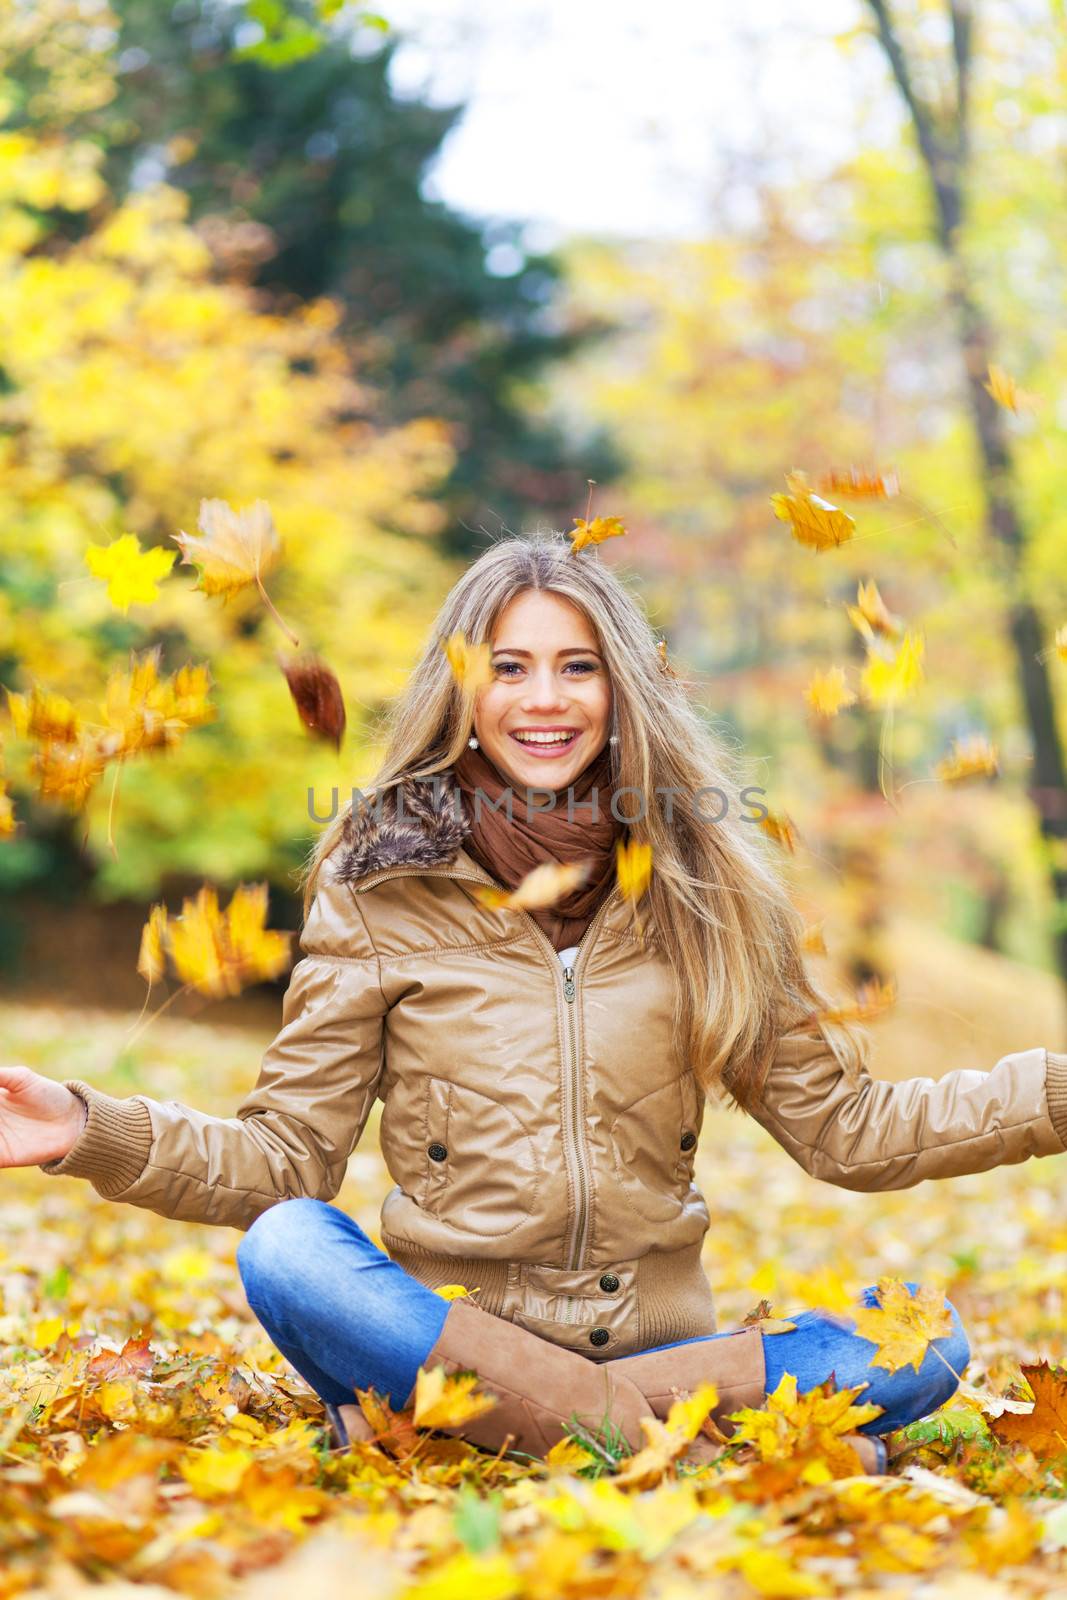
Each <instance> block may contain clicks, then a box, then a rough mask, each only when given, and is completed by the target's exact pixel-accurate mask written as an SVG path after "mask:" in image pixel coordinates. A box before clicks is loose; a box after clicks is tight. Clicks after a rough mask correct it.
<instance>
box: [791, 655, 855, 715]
mask: <svg viewBox="0 0 1067 1600" xmlns="http://www.w3.org/2000/svg"><path fill="white" fill-rule="evenodd" d="M804 698H805V700H806V701H807V702H808V704H809V706H810V707H811V709H812V710H813V711H814V712H815V714H816V716H819V717H836V716H837V713H838V712H839V711H840V710H842V708H843V707H845V706H850V705H853V704H854V703H855V701H856V700H857V699H858V696H857V695H856V693H855V691H854V690H852V689H850V688H849V686H848V680H847V679H846V677H845V669H844V667H830V668H829V669H828V670H827V671H826V672H816V673H814V674H813V675H812V679H811V682H810V683H809V684H808V686H807V688H806V689H805V690H804Z"/></svg>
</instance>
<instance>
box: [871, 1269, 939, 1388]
mask: <svg viewBox="0 0 1067 1600" xmlns="http://www.w3.org/2000/svg"><path fill="white" fill-rule="evenodd" d="M877 1290H878V1304H877V1305H874V1306H859V1307H858V1308H857V1309H856V1311H855V1313H854V1317H855V1323H856V1333H857V1334H858V1335H859V1337H860V1338H861V1339H869V1340H870V1341H871V1343H872V1344H876V1345H877V1346H878V1349H877V1352H876V1353H875V1354H874V1355H873V1356H872V1357H871V1360H870V1365H871V1366H872V1367H885V1368H886V1370H887V1371H888V1372H897V1371H898V1370H899V1369H900V1368H901V1367H907V1366H913V1367H914V1368H915V1370H916V1372H918V1370H919V1368H920V1367H921V1366H922V1364H923V1361H924V1360H925V1358H926V1352H927V1349H928V1348H929V1345H930V1341H931V1340H933V1339H943V1338H945V1337H947V1335H949V1334H950V1333H951V1332H952V1312H951V1311H950V1309H949V1307H948V1306H947V1305H946V1304H945V1297H944V1295H943V1294H942V1293H941V1291H940V1290H938V1289H930V1288H926V1287H920V1288H918V1289H917V1290H916V1291H915V1293H914V1294H912V1292H911V1290H910V1289H909V1288H908V1286H907V1284H906V1283H904V1282H903V1280H902V1279H900V1278H892V1277H885V1278H879V1280H878V1285H877ZM957 1376H958V1374H957Z"/></svg>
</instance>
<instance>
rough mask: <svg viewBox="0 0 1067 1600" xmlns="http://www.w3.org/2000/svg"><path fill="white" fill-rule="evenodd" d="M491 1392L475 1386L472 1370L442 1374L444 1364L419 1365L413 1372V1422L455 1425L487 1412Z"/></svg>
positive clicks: (430, 1425) (493, 1401)
mask: <svg viewBox="0 0 1067 1600" xmlns="http://www.w3.org/2000/svg"><path fill="white" fill-rule="evenodd" d="M495 1405H496V1399H495V1397H494V1396H493V1395H489V1394H483V1393H482V1391H481V1390H480V1389H479V1388H478V1374H477V1373H476V1372H456V1373H451V1374H450V1373H446V1372H445V1369H444V1367H443V1366H442V1367H431V1368H430V1370H429V1371H427V1370H426V1368H425V1367H420V1368H419V1370H418V1372H417V1373H416V1374H415V1410H414V1422H415V1426H416V1427H417V1428H458V1427H462V1425H463V1424H464V1423H465V1422H472V1421H473V1420H474V1418H475V1417H480V1416H482V1415H483V1414H484V1413H485V1412H486V1411H491V1410H492V1409H493V1407H494V1406H495Z"/></svg>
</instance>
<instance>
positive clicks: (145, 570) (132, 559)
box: [85, 533, 178, 612]
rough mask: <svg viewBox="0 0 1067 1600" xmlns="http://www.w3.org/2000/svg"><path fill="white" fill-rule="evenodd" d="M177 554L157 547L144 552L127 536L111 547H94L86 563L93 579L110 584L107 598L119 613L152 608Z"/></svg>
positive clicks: (130, 535) (87, 552) (89, 550)
mask: <svg viewBox="0 0 1067 1600" xmlns="http://www.w3.org/2000/svg"><path fill="white" fill-rule="evenodd" d="M177 559H178V556H177V552H176V551H174V550H161V549H160V548H159V547H158V546H156V547H154V548H151V549H148V550H142V549H141V543H140V540H139V539H138V538H137V535H136V534H135V533H124V534H122V535H121V536H120V537H119V538H118V539H113V540H112V541H111V543H110V544H105V545H102V544H91V545H90V546H89V548H88V549H87V550H86V552H85V564H86V566H87V567H88V568H89V571H90V572H91V573H92V574H93V576H94V578H103V579H104V580H105V581H106V583H107V597H108V599H109V600H110V601H111V604H112V605H113V606H115V608H116V609H117V610H119V611H122V612H126V611H128V610H129V609H130V606H131V605H150V604H151V603H152V601H153V600H158V599H159V580H160V578H165V577H166V576H167V573H168V572H169V571H170V569H171V567H172V566H173V565H174V563H175V561H177Z"/></svg>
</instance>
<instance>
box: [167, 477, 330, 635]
mask: <svg viewBox="0 0 1067 1600" xmlns="http://www.w3.org/2000/svg"><path fill="white" fill-rule="evenodd" d="M197 523H198V526H199V528H200V533H201V537H200V538H197V537H196V535H195V534H190V533H186V532H185V531H184V530H183V531H182V532H180V533H175V534H172V535H171V537H172V538H173V540H174V542H175V544H177V545H178V546H179V548H180V550H181V552H182V561H183V562H188V563H189V564H190V565H191V566H195V567H196V568H197V581H196V584H195V585H194V587H195V588H197V589H200V590H202V591H203V593H204V594H207V595H215V594H221V595H222V596H223V597H224V599H228V598H229V597H230V595H231V594H236V592H237V591H238V590H239V589H244V588H246V587H247V585H248V584H250V583H254V584H255V586H256V588H257V589H258V590H259V593H260V595H261V597H262V599H263V601H264V604H265V605H266V607H267V610H268V611H269V612H270V614H271V616H272V617H273V618H274V620H275V622H276V623H277V624H278V626H279V627H280V628H281V630H282V632H283V633H284V634H285V635H286V637H287V638H288V639H289V641H290V643H291V644H292V645H293V646H294V647H295V646H298V645H299V643H300V640H299V639H298V638H297V637H296V635H295V634H294V633H293V632H292V630H291V628H289V627H288V625H287V624H286V623H285V622H284V621H283V620H282V618H281V617H280V616H279V614H278V612H277V611H276V609H275V607H274V602H273V601H272V600H271V598H270V595H269V594H268V593H267V591H266V589H265V588H264V587H263V578H264V575H265V574H266V573H268V572H270V571H271V569H272V568H273V567H275V566H276V565H277V563H278V560H279V558H280V556H281V553H282V542H281V539H280V537H279V534H278V530H277V528H276V527H275V526H274V518H273V517H272V516H271V511H270V507H269V506H268V504H267V502H266V501H265V500H257V501H256V502H255V503H254V504H253V505H251V506H246V507H245V508H244V509H243V510H240V511H235V510H234V508H233V507H232V506H231V505H229V504H228V502H227V501H225V500H201V502H200V511H199V514H198V518H197Z"/></svg>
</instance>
